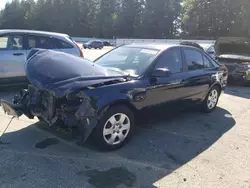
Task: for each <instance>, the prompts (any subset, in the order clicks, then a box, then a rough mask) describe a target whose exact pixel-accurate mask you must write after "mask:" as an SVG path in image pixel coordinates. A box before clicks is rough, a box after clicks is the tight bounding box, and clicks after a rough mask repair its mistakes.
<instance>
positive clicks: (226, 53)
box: [215, 37, 250, 82]
mask: <svg viewBox="0 0 250 188" xmlns="http://www.w3.org/2000/svg"><path fill="white" fill-rule="evenodd" d="M215 51H216V54H217V58H216V59H217V61H218V62H219V63H221V64H224V65H225V66H226V67H227V68H228V75H229V80H233V81H241V82H250V39H248V38H243V37H221V38H218V39H217V40H216V43H215Z"/></svg>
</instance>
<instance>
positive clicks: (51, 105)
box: [1, 85, 105, 141]
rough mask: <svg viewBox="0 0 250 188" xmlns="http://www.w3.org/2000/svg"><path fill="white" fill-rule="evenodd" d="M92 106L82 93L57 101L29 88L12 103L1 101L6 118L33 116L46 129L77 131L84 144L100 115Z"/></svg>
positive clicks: (44, 93)
mask: <svg viewBox="0 0 250 188" xmlns="http://www.w3.org/2000/svg"><path fill="white" fill-rule="evenodd" d="M91 102H93V101H91V99H90V98H89V97H87V96H85V95H84V94H83V92H82V91H81V92H79V93H77V94H70V95H67V96H65V97H63V98H56V97H54V96H52V95H50V94H49V93H48V92H47V91H41V90H38V89H36V88H34V87H33V86H32V85H29V87H28V89H25V90H22V91H21V92H20V93H19V94H18V95H16V96H15V97H14V99H13V103H10V102H8V101H5V100H1V104H2V107H3V110H4V112H5V113H7V114H8V115H11V116H14V117H17V118H18V117H20V116H21V115H25V116H27V117H28V118H30V119H33V118H34V117H35V116H36V117H38V119H40V120H43V121H45V122H47V123H48V125H49V126H59V127H61V128H77V129H78V130H79V131H80V132H81V135H82V136H83V137H82V138H83V140H84V141H86V140H87V138H88V137H89V135H90V133H91V132H92V130H93V129H94V127H95V126H96V125H97V122H98V119H99V117H101V114H102V113H101V112H99V111H98V110H97V109H96V108H95V106H94V104H91ZM104 110H105V109H104ZM104 110H103V112H104Z"/></svg>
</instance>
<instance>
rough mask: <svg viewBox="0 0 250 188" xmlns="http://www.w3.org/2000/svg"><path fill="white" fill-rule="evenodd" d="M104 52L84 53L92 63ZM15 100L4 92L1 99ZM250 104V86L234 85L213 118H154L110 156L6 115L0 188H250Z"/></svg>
mask: <svg viewBox="0 0 250 188" xmlns="http://www.w3.org/2000/svg"><path fill="white" fill-rule="evenodd" d="M90 51H91V52H90ZM103 52H104V50H102V51H97V50H85V51H84V53H85V55H86V56H89V57H90V58H95V57H97V56H98V55H100V54H101V53H103ZM90 53H92V55H90ZM94 56H95V57H94ZM12 96H13V93H10V92H8V93H7V92H0V98H5V99H8V100H11V98H12ZM249 99H250V88H247V87H244V88H241V87H229V88H228V89H227V90H226V91H225V93H224V94H223V95H222V97H221V99H220V102H219V106H218V108H217V110H216V111H214V112H213V113H211V114H202V113H200V112H199V111H197V110H195V109H194V110H192V111H190V110H188V111H184V112H172V113H170V112H169V111H165V110H161V111H159V112H154V113H153V114H148V115H147V116H148V117H150V121H149V122H145V121H144V120H141V121H139V123H138V126H137V131H136V134H135V136H134V138H133V139H132V141H131V142H130V143H129V144H128V145H127V146H125V147H124V148H122V149H121V150H119V151H116V152H110V153H100V152H97V151H95V150H93V149H92V148H91V147H90V146H89V145H88V144H86V145H85V146H79V145H77V144H75V143H74V142H73V141H72V140H70V139H68V138H66V137H64V136H62V135H61V134H56V135H55V134H53V132H52V131H51V130H50V129H49V128H47V127H46V125H44V124H41V123H37V120H28V119H27V118H25V117H21V118H20V119H19V120H17V119H13V120H12V121H11V118H10V117H8V116H6V115H4V114H3V111H1V110H0V135H2V136H1V138H0V156H1V157H0V169H1V170H0V185H1V187H3V188H19V187H20V188H24V187H25V188H26V187H27V188H33V187H34V188H40V187H41V188H44V187H46V188H49V187H53V188H56V187H62V188H64V187H65V188H69V187H70V188H85V187H87V188H88V187H90V188H92V187H93V188H116V187H118V188H119V187H120V188H122V187H136V188H139V187H141V188H150V187H163V188H182V187H183V188H184V187H192V188H211V187H214V188H217V187H221V188H225V187H227V188H229V187H230V188H231V187H232V188H249V187H250V124H249V117H250V100H249Z"/></svg>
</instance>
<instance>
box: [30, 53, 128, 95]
mask: <svg viewBox="0 0 250 188" xmlns="http://www.w3.org/2000/svg"><path fill="white" fill-rule="evenodd" d="M25 71H26V75H27V78H28V79H29V81H30V82H31V84H32V85H33V86H34V87H36V88H38V89H41V90H47V91H48V92H49V93H51V94H52V95H54V96H56V97H63V96H65V95H67V94H69V93H71V92H75V91H77V90H80V89H82V88H84V87H88V86H92V85H95V84H100V83H105V82H110V81H115V80H124V79H123V78H125V77H126V76H124V75H122V74H120V73H118V72H115V71H112V70H109V69H106V68H104V67H102V66H100V65H97V64H94V63H93V62H91V61H89V60H86V59H83V58H80V57H76V56H73V55H70V54H66V53H62V52H57V51H53V50H43V49H33V50H31V52H30V54H29V55H28V60H27V62H26V64H25Z"/></svg>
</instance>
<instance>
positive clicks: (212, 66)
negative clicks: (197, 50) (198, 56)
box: [202, 54, 215, 69]
mask: <svg viewBox="0 0 250 188" xmlns="http://www.w3.org/2000/svg"><path fill="white" fill-rule="evenodd" d="M202 58H203V64H204V66H205V58H206V59H207V60H208V62H209V63H210V67H204V69H213V68H215V66H214V64H213V63H212V61H211V60H210V59H209V58H208V56H207V55H206V54H202Z"/></svg>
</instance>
